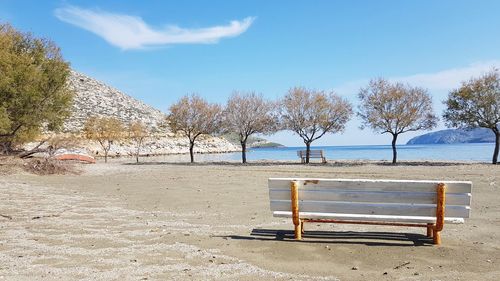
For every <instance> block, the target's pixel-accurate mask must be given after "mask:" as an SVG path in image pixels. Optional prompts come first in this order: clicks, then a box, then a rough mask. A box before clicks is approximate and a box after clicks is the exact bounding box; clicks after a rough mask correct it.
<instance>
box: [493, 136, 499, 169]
mask: <svg viewBox="0 0 500 281" xmlns="http://www.w3.org/2000/svg"><path fill="white" fill-rule="evenodd" d="M493 132H495V151H494V152H493V161H492V163H493V164H497V163H498V151H499V150H500V131H499V130H496V131H493Z"/></svg>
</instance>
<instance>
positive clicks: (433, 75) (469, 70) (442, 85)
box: [334, 60, 500, 96]
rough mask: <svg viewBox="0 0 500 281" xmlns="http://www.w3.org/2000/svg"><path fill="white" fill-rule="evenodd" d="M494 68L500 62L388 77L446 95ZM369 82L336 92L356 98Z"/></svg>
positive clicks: (351, 84) (346, 85)
mask: <svg viewBox="0 0 500 281" xmlns="http://www.w3.org/2000/svg"><path fill="white" fill-rule="evenodd" d="M493 67H496V68H500V60H490V61H483V62H476V63H472V64H470V65H467V66H463V67H456V68H451V69H446V70H441V71H438V72H430V73H417V74H413V75H408V76H395V77H388V78H387V79H388V80H390V81H393V82H396V81H397V82H405V83H409V84H411V85H413V86H419V87H424V88H427V89H429V91H431V92H439V93H444V92H448V91H450V90H452V89H454V88H458V87H460V85H461V82H462V81H466V80H468V79H470V78H471V77H477V76H480V75H482V74H484V73H485V72H488V71H489V70H491V69H492V68H493ZM376 77H377V76H374V77H373V78H376ZM369 81H370V79H369V78H365V79H358V80H353V81H349V82H346V83H344V84H342V85H340V86H339V87H335V89H334V90H335V91H337V92H338V93H340V94H343V95H347V96H355V95H357V93H358V92H359V89H360V88H361V87H366V85H367V84H368V82H369Z"/></svg>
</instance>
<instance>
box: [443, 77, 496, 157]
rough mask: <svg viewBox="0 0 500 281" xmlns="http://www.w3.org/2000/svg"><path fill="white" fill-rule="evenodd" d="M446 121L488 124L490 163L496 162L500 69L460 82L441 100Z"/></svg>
mask: <svg viewBox="0 0 500 281" xmlns="http://www.w3.org/2000/svg"><path fill="white" fill-rule="evenodd" d="M444 103H445V104H446V106H447V109H446V110H445V112H444V114H443V118H444V119H445V120H446V125H448V126H449V127H459V128H477V127H483V128H488V129H491V130H492V131H493V133H494V134H495V150H494V151H493V159H492V163H493V164H497V162H498V152H499V146H500V128H499V123H500V73H499V72H498V70H497V69H493V70H491V71H490V72H488V73H486V74H484V75H483V76H481V77H479V78H472V79H470V80H469V81H465V82H462V86H461V87H460V88H458V89H456V90H453V91H451V92H450V93H449V95H448V99H447V100H446V101H445V102H444Z"/></svg>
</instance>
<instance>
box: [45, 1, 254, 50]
mask: <svg viewBox="0 0 500 281" xmlns="http://www.w3.org/2000/svg"><path fill="white" fill-rule="evenodd" d="M54 13H55V16H56V17H57V18H58V19H60V20H61V21H64V22H67V23H70V24H73V25H76V26H78V27H80V28H83V29H86V30H88V31H90V32H93V33H95V34H97V35H98V36H100V37H102V38H103V39H104V40H106V41H107V42H109V43H110V44H112V45H114V46H117V47H119V48H121V49H125V50H126V49H143V48H147V47H153V46H163V45H170V44H197V43H198V44H199V43H201V44H210V43H217V42H218V41H219V40H220V39H222V38H226V37H235V36H238V35H240V34H242V33H243V32H245V31H246V30H247V29H248V28H249V27H250V26H251V25H252V23H253V21H254V19H255V18H254V17H247V18H245V19H243V20H241V21H238V20H234V21H231V22H229V24H227V25H220V26H212V27H204V28H181V27H179V26H176V25H169V26H166V27H164V28H153V27H151V26H150V25H148V24H147V23H146V22H144V20H142V18H140V17H137V16H130V15H125V14H116V13H110V12H105V11H100V10H89V9H82V8H79V7H75V6H68V7H64V8H59V9H56V10H55V12H54Z"/></svg>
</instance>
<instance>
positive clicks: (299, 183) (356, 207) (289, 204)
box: [269, 178, 472, 245]
mask: <svg viewBox="0 0 500 281" xmlns="http://www.w3.org/2000/svg"><path fill="white" fill-rule="evenodd" d="M471 191H472V182H469V181H419V180H415V181H413V180H367V179H305V178H297V179H292V178H270V179H269V198H270V205H271V211H272V212H273V215H274V216H275V217H287V218H292V222H293V224H294V225H295V239H297V240H301V239H302V233H303V232H304V223H306V222H316V223H318V222H329V223H351V224H373V225H393V226H410V227H413V226H414V227H426V228H427V236H428V237H430V238H431V237H432V238H433V242H434V244H438V245H439V244H440V243H441V235H440V231H441V230H442V229H443V226H444V223H445V222H446V223H464V219H466V218H469V216H470V206H471Z"/></svg>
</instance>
